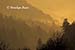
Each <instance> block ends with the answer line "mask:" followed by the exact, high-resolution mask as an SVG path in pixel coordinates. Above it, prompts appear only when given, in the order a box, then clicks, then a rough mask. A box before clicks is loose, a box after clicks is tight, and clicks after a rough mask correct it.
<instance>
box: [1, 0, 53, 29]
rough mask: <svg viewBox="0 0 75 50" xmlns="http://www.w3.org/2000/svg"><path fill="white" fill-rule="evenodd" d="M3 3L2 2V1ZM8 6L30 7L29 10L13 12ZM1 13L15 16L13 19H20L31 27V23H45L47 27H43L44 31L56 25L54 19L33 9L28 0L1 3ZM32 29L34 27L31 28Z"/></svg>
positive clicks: (6, 0)
mask: <svg viewBox="0 0 75 50" xmlns="http://www.w3.org/2000/svg"><path fill="white" fill-rule="evenodd" d="M0 1H1V0H0ZM7 6H25V7H29V9H26V10H11V9H7V8H6V7H7ZM0 10H1V11H0V12H1V13H2V14H4V15H7V16H13V18H20V19H22V20H24V21H26V23H27V24H28V25H30V26H31V24H32V23H31V22H32V21H33V22H35V23H36V22H38V23H39V22H40V23H44V24H45V26H47V25H48V26H47V27H42V28H43V29H44V30H48V29H49V26H51V27H52V25H54V21H53V18H52V17H51V16H49V15H47V14H44V13H43V12H42V11H41V10H39V9H37V8H35V7H33V6H32V5H30V4H29V3H27V2H26V0H2V1H1V2H0ZM14 16H16V17H14ZM31 27H32V26H31Z"/></svg>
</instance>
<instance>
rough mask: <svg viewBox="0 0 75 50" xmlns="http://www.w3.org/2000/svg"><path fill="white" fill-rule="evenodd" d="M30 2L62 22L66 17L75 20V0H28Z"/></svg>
mask: <svg viewBox="0 0 75 50" xmlns="http://www.w3.org/2000/svg"><path fill="white" fill-rule="evenodd" d="M27 1H28V3H29V4H32V5H33V6H35V7H37V8H38V9H40V10H42V11H43V12H44V13H46V14H49V15H51V16H52V17H53V18H54V19H55V20H56V21H57V22H58V21H59V23H61V22H62V21H63V19H64V18H68V19H69V21H70V22H72V21H73V20H75V0H27Z"/></svg>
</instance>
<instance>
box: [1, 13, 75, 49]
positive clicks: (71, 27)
mask: <svg viewBox="0 0 75 50" xmlns="http://www.w3.org/2000/svg"><path fill="white" fill-rule="evenodd" d="M20 24H21V25H20ZM10 25H11V27H9V26H10ZM14 25H17V26H16V27H14ZM21 28H23V29H22V30H21ZM61 28H62V32H59V31H57V32H55V34H57V37H55V38H49V39H48V40H47V42H46V43H45V44H44V43H42V39H41V38H39V39H38V41H37V42H38V43H37V44H38V45H37V47H36V50H75V39H74V37H75V34H74V33H75V22H73V23H72V24H70V23H69V22H68V20H67V19H64V21H63V24H62V27H61ZM17 29H18V30H17ZM38 29H40V27H39V28H38ZM28 30H30V28H29V27H28V25H26V24H25V22H24V21H22V20H17V19H16V17H15V18H13V17H12V16H11V17H8V16H3V15H2V14H0V34H1V35H0V50H14V49H13V48H11V47H10V44H11V43H13V42H14V41H16V39H19V37H16V35H17V33H25V32H26V33H29V32H27V31H28ZM18 31H20V32H18ZM40 31H42V32H43V33H46V32H44V31H43V30H41V29H40ZM40 31H39V32H38V33H41V32H40ZM2 33H5V34H4V35H3V34H2ZM8 33H10V34H9V35H7V34H8ZM31 33H33V32H31ZM34 33H36V32H34ZM59 34H63V35H62V36H61V37H60V35H59ZM2 35H3V36H2ZM10 35H12V37H11V38H10V37H8V36H10ZM20 35H21V34H20ZM13 36H14V37H13ZM54 36H55V35H54ZM4 38H6V40H4ZM22 38H23V37H21V40H23V39H22ZM7 39H8V40H10V41H8V40H7ZM21 40H17V43H18V42H19V41H21ZM10 42H11V43H10ZM23 43H24V41H23ZM14 44H16V43H14ZM21 44H22V43H21ZM16 46H17V45H16ZM16 50H31V48H27V47H23V48H17V49H16Z"/></svg>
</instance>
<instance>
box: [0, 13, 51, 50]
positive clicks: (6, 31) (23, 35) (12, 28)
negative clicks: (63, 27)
mask: <svg viewBox="0 0 75 50" xmlns="http://www.w3.org/2000/svg"><path fill="white" fill-rule="evenodd" d="M37 24H39V23H37ZM37 24H35V25H36V26H34V27H30V26H29V25H28V24H26V22H25V21H22V20H19V19H14V18H13V17H9V18H8V16H3V15H1V14H0V40H2V41H4V42H7V43H9V45H10V46H11V47H24V46H27V47H30V48H32V49H33V48H35V47H36V43H37V40H38V39H39V38H41V39H42V40H43V41H45V40H47V38H48V37H50V35H49V34H48V33H47V32H45V31H44V30H43V29H42V28H41V25H44V24H43V23H42V24H40V25H37Z"/></svg>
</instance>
